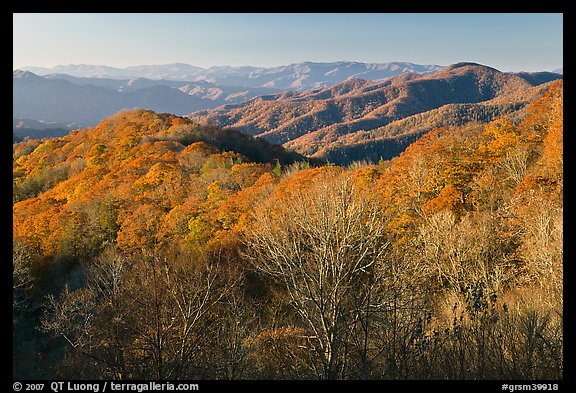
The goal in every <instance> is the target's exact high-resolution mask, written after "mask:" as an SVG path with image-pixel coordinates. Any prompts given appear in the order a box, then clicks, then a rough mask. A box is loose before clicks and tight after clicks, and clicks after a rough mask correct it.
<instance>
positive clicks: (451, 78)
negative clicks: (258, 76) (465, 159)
mask: <svg viewBox="0 0 576 393" xmlns="http://www.w3.org/2000/svg"><path fill="white" fill-rule="evenodd" d="M561 78H562V76H561V75H559V74H553V73H547V72H544V73H518V74H514V73H505V72H501V71H498V70H497V69H495V68H492V67H488V66H484V65H480V64H476V63H457V64H453V65H450V66H447V67H444V68H442V69H440V70H439V71H437V72H435V73H433V74H424V75H422V74H412V73H405V74H401V75H399V76H396V77H393V78H390V79H387V80H385V81H381V82H375V81H366V80H361V79H349V80H347V81H344V82H342V83H340V84H337V85H334V86H332V87H327V88H323V89H316V90H309V91H304V92H290V93H281V94H276V95H271V96H266V97H256V98H253V99H251V100H249V101H245V102H242V103H237V104H231V105H225V106H222V107H219V108H216V109H213V110H204V111H198V112H195V113H191V114H190V115H189V117H190V118H192V119H193V120H194V121H197V122H200V123H206V124H213V125H217V126H220V127H230V128H234V129H238V130H240V131H242V132H245V133H248V134H250V135H254V136H258V137H263V138H266V139H267V140H269V141H270V142H272V143H278V144H283V145H284V146H285V147H287V148H289V149H293V150H295V151H297V152H299V153H301V154H305V155H308V156H312V157H317V158H325V157H327V156H326V153H327V152H328V151H330V157H337V158H338V162H340V163H341V162H345V161H346V160H347V159H348V158H347V157H346V156H345V155H343V154H339V153H338V152H336V151H335V150H338V149H344V148H345V147H346V146H348V145H349V144H350V142H352V141H354V142H353V143H360V142H362V143H364V144H366V143H367V141H370V140H377V139H381V138H383V137H389V135H387V134H386V133H383V134H378V133H376V134H375V135H371V134H370V131H372V130H377V129H382V128H383V127H385V126H387V125H388V124H391V123H393V122H396V121H400V120H402V119H405V118H407V117H410V116H414V115H417V114H424V113H427V112H429V111H433V110H437V109H439V108H441V107H443V106H446V105H461V104H474V105H476V106H475V107H474V108H461V109H458V110H464V109H465V110H467V111H469V112H470V111H472V112H470V114H469V117H470V118H471V119H473V118H474V117H478V118H481V119H482V120H483V121H489V120H490V119H491V118H492V117H494V116H497V115H500V114H505V113H511V112H513V111H516V110H518V109H520V108H522V107H523V106H525V105H526V104H527V103H528V102H529V101H530V100H531V99H534V98H535V97H536V95H537V94H538V93H539V92H540V93H541V89H534V87H535V86H539V85H542V84H545V83H549V82H550V81H552V80H554V79H561ZM499 98H501V100H500V101H498V100H497V99H499ZM494 100H496V101H494ZM488 102H491V104H486V105H488V106H489V107H488V106H486V107H485V106H484V105H483V104H482V103H488ZM481 112H483V113H485V114H483V115H481ZM449 113H452V114H454V115H456V114H457V113H458V112H457V108H456V107H455V108H453V109H451V110H448V111H444V112H438V113H437V114H439V116H441V117H442V119H443V121H435V122H433V123H434V124H435V126H442V125H447V124H445V123H446V122H457V120H458V119H450V118H449V116H448V114H449ZM423 129H425V127H424V128H420V130H421V131H422V130H423ZM411 131H412V130H411V129H410V128H406V129H403V130H399V131H397V132H396V134H395V138H396V139H398V138H402V137H403V136H405V135H408V134H410V132H411ZM356 133H362V135H363V138H362V139H360V140H358V139H355V138H354V137H353V136H354V135H355V134H356ZM409 139H410V138H409ZM408 142H409V140H406V143H408ZM406 143H404V144H403V146H404V147H405V146H406ZM365 147H366V146H365ZM401 148H402V147H399V149H401ZM368 150H369V148H368ZM396 150H398V149H396ZM396 150H395V151H394V153H393V154H397V153H398V151H396ZM354 158H357V157H354Z"/></svg>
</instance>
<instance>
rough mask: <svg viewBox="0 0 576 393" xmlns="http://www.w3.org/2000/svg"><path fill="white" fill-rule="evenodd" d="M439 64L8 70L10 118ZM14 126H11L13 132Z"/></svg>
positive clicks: (249, 92) (96, 114)
mask: <svg viewBox="0 0 576 393" xmlns="http://www.w3.org/2000/svg"><path fill="white" fill-rule="evenodd" d="M439 68H441V67H440V66H435V65H418V64H412V63H398V62H397V63H383V64H367V63H358V62H334V63H311V62H306V63H297V64H290V65H287V66H282V67H271V68H263V67H228V66H221V67H210V68H208V69H204V68H200V67H195V66H191V65H188V64H170V65H159V66H133V67H127V68H123V69H121V68H114V67H108V66H93V65H68V66H56V67H54V68H50V69H48V68H41V67H24V68H23V69H20V70H15V71H14V72H13V103H14V106H13V118H14V119H17V120H18V121H20V120H22V119H31V120H34V121H41V122H50V123H59V124H64V128H72V127H67V126H68V124H74V125H79V126H91V125H95V124H97V123H98V122H99V121H100V120H102V119H103V118H105V117H107V116H110V115H112V114H114V113H116V112H118V111H119V110H122V109H132V108H145V109H151V110H154V111H157V112H169V113H173V114H176V115H185V114H188V113H191V112H194V111H197V110H201V109H211V108H216V107H218V106H220V105H223V104H228V103H237V102H241V101H245V100H249V99H251V98H254V97H257V96H265V95H270V94H275V93H279V92H281V91H284V90H290V91H294V90H298V91H305V90H306V89H310V88H312V87H315V88H318V87H323V86H332V85H334V84H336V83H340V82H342V81H344V80H346V79H348V78H351V77H359V76H361V77H363V78H365V79H374V80H380V79H386V78H389V77H392V76H396V75H399V74H401V73H403V72H418V73H429V72H433V71H436V70H438V69H439ZM21 131H22V130H18V129H16V128H15V132H21Z"/></svg>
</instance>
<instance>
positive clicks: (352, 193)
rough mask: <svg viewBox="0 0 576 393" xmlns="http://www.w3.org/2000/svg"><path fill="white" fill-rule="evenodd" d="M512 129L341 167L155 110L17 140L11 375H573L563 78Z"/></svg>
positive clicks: (476, 126) (445, 138)
mask: <svg viewBox="0 0 576 393" xmlns="http://www.w3.org/2000/svg"><path fill="white" fill-rule="evenodd" d="M452 71H453V70H452ZM440 72H442V71H440ZM445 72H447V73H449V72H451V71H450V70H449V69H448V70H446V71H445ZM502 78H504V77H502ZM427 80H428V79H427ZM507 80H508V79H507ZM514 80H516V79H514ZM358 83H360V82H358ZM422 83H424V82H422ZM426 83H431V84H433V83H437V82H434V79H433V78H432V79H430V80H429V81H428V82H426ZM510 83H511V82H510ZM510 83H508V84H505V85H504V86H505V87H506V89H508V88H510V89H512V88H513V87H514V86H513V85H511V84H510ZM518 83H523V82H518ZM403 86H405V85H403ZM409 86H411V88H414V89H416V88H417V87H418V86H422V85H420V84H415V83H414V84H410V85H409ZM493 86H494V84H490V83H486V84H485V90H483V92H484V93H485V97H486V98H485V100H488V99H489V98H491V97H493V96H494V95H493V94H492V93H493V92H492V91H488V90H490V89H491V88H492V87H493ZM498 86H502V85H500V84H499V85H498ZM484 93H482V94H484ZM483 97H484V96H482V97H479V98H478V100H480V98H483ZM442 102H444V101H442ZM414 105H416V104H414ZM513 120H514V121H512V120H511V119H508V118H506V117H500V118H497V119H496V120H493V121H490V122H488V123H486V124H480V123H470V124H465V125H455V126H451V127H444V128H435V129H434V130H432V131H430V132H428V133H426V134H425V135H423V136H421V137H419V138H418V139H417V140H416V141H415V142H414V143H412V144H411V145H410V146H409V147H408V148H407V149H406V150H405V151H403V152H402V154H400V155H399V156H398V157H397V158H395V159H393V160H381V162H380V163H379V164H378V165H371V164H367V163H364V164H362V163H353V164H351V165H349V166H346V167H343V166H334V165H326V166H320V165H318V164H317V163H315V162H310V161H307V160H306V159H305V157H303V156H300V155H297V154H295V153H291V152H288V151H286V150H284V149H283V148H281V147H279V146H275V145H270V144H269V143H268V142H265V141H263V140H261V139H253V138H251V137H247V136H245V135H242V134H240V133H238V132H234V131H231V130H222V129H220V128H217V127H213V126H201V125H199V124H197V123H194V122H192V121H190V120H188V119H184V118H180V117H176V116H173V115H168V114H157V113H154V112H151V111H127V112H121V113H118V114H117V115H115V116H113V117H110V118H108V119H106V120H104V121H103V122H101V123H100V124H99V125H98V126H96V127H94V128H89V129H80V130H77V131H74V132H72V133H71V134H69V135H67V136H65V137H61V138H54V139H50V140H29V141H24V142H21V143H18V144H15V145H14V151H13V168H14V169H13V179H14V194H13V198H14V199H13V239H14V244H13V246H14V254H13V267H14V276H13V278H14V286H13V295H14V311H13V324H14V325H13V326H14V332H15V333H14V334H15V336H14V340H13V342H14V347H15V352H14V353H15V356H14V365H13V373H14V378H39V377H45V378H70V379H83V378H94V379H172V380H173V379H506V380H521V379H538V380H550V379H562V377H563V297H562V294H563V275H562V272H563V147H562V146H563V144H562V141H563V84H562V82H561V81H556V82H553V83H551V84H550V85H549V86H548V89H547V90H546V91H545V93H544V94H543V95H542V96H541V98H540V99H538V100H536V101H534V102H532V103H531V104H530V105H529V106H528V107H527V108H526V114H525V116H523V117H522V118H518V119H513ZM382 126H383V125H382ZM417 137H418V136H417V135H416V136H415V137H414V139H416V138H417Z"/></svg>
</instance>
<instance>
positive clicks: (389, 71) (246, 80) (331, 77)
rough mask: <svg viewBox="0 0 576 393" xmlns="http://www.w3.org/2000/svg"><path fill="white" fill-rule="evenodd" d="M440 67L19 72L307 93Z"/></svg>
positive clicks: (349, 64) (342, 64) (348, 64)
mask: <svg viewBox="0 0 576 393" xmlns="http://www.w3.org/2000/svg"><path fill="white" fill-rule="evenodd" d="M441 68H442V66H439V65H422V64H414V63H408V62H390V63H361V62H353V61H338V62H330V63H317V62H303V63H293V64H289V65H285V66H278V67H253V66H244V67H231V66H215V67H209V68H201V67H196V66H192V65H189V64H183V63H176V64H166V65H142V66H131V67H126V68H117V67H110V66H99V65H87V64H79V65H58V66H55V67H52V68H45V67H22V70H25V71H30V72H33V73H35V74H37V75H40V76H46V75H49V74H67V75H70V76H75V77H82V78H107V79H132V78H147V79H167V80H179V81H182V80H185V81H193V82H195V81H207V82H212V83H215V84H218V85H225V86H245V87H272V88H277V89H296V90H306V89H311V88H318V87H323V86H330V85H333V84H335V83H339V82H342V81H344V80H346V79H348V78H351V77H357V78H362V79H368V80H381V79H385V78H389V77H392V76H396V75H399V74H401V73H403V72H416V73H432V72H436V71H438V70H439V69H441Z"/></svg>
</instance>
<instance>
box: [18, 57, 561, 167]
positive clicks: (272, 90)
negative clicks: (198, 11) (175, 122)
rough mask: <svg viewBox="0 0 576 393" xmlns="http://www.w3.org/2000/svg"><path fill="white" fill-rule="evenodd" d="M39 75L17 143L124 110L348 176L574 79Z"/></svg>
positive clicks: (26, 93)
mask: <svg viewBox="0 0 576 393" xmlns="http://www.w3.org/2000/svg"><path fill="white" fill-rule="evenodd" d="M27 68H28V69H30V70H32V71H35V72H38V73H40V74H44V75H37V74H35V73H33V72H31V71H26V70H24V69H22V70H16V71H14V72H13V119H14V139H15V140H17V139H21V138H23V137H26V136H29V137H33V138H37V137H42V136H60V135H63V134H65V133H66V132H67V130H70V129H73V128H78V127H86V126H91V125H94V124H96V123H98V122H99V121H100V120H101V119H103V118H105V117H107V116H110V115H112V114H114V113H117V112H118V111H120V110H123V109H132V108H143V109H150V110H153V111H156V112H167V113H172V114H175V115H178V116H183V115H187V116H188V117H190V118H191V119H193V120H194V121H196V122H198V123H201V124H211V125H216V126H218V127H223V128H233V129H237V130H240V131H242V132H244V133H247V134H249V135H252V136H255V137H261V138H265V139H266V140H267V141H269V142H271V143H275V144H281V145H283V146H284V147H285V148H288V149H290V150H294V151H296V152H298V153H299V154H303V155H306V156H308V157H314V158H318V159H321V160H329V161H332V162H336V163H341V164H344V163H348V162H351V161H354V160H359V159H369V160H371V161H377V160H378V159H380V158H384V159H387V158H391V157H393V156H395V155H397V154H398V153H399V152H401V151H402V150H403V149H404V148H405V147H406V146H407V145H408V144H410V143H411V142H412V141H413V140H415V139H416V138H417V137H419V136H420V135H422V134H423V133H425V132H427V131H428V130H430V129H432V128H434V127H441V126H446V125H460V124H464V123H466V122H470V121H480V122H487V121H490V120H492V119H493V118H494V117H497V116H500V115H509V116H516V117H518V116H522V108H523V107H524V106H526V105H527V104H528V103H529V102H531V101H532V100H534V99H535V98H537V97H539V96H540V95H541V94H542V93H543V92H544V91H545V90H546V89H547V86H548V85H549V84H550V83H551V81H553V80H556V79H561V78H562V74H561V73H556V72H532V73H528V72H520V73H508V72H501V71H499V70H497V69H495V68H492V67H488V66H485V65H480V64H476V63H457V64H453V65H450V66H447V67H440V66H435V65H417V64H412V63H398V62H397V63H383V64H367V63H358V62H335V63H310V62H306V63H298V64H290V65H288V66H283V67H272V68H261V67H260V68H259V67H225V66H224V67H211V68H208V69H204V68H200V67H195V66H190V65H186V64H173V65H166V66H134V67H127V68H125V69H119V68H114V67H107V66H90V65H76V66H58V67H54V68H52V69H41V68H37V67H36V68H33V67H27ZM559 71H561V70H559ZM63 72H65V73H63ZM168 78H174V79H168ZM40 127H44V128H42V129H40Z"/></svg>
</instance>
